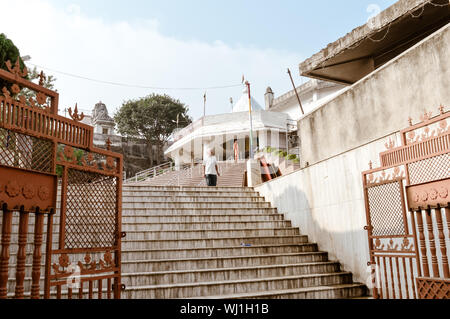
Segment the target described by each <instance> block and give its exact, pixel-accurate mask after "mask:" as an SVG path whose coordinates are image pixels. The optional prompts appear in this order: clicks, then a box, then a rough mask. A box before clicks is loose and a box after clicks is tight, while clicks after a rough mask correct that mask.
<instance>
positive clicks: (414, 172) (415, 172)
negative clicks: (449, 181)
mask: <svg viewBox="0 0 450 319" xmlns="http://www.w3.org/2000/svg"><path fill="white" fill-rule="evenodd" d="M449 177H450V153H446V154H443V155H440V156H435V157H432V158H428V159H425V160H421V161H418V162H415V163H411V164H409V179H410V183H411V185H417V184H422V183H427V182H433V181H437V180H440V179H445V178H449Z"/></svg>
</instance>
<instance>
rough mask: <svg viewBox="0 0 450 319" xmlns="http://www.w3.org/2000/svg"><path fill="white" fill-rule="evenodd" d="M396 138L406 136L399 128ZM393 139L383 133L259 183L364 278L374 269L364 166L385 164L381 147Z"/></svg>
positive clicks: (316, 239)
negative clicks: (399, 131)
mask: <svg viewBox="0 0 450 319" xmlns="http://www.w3.org/2000/svg"><path fill="white" fill-rule="evenodd" d="M392 138H396V139H397V141H399V138H400V137H399V134H398V133H397V134H393V135H392ZM388 139H389V137H386V138H382V139H378V140H376V141H373V142H372V143H370V144H367V145H364V146H361V147H359V148H356V149H354V150H350V151H348V152H346V153H344V154H340V155H338V156H335V157H333V158H330V159H328V160H326V161H322V162H319V163H316V164H314V165H312V166H310V167H308V168H304V169H302V170H299V171H296V172H294V173H292V174H290V175H286V176H283V177H280V178H278V179H275V180H273V181H271V182H268V183H265V184H263V185H261V186H258V187H256V190H257V191H258V192H260V194H261V195H262V196H264V197H265V198H266V199H267V200H269V201H270V202H271V203H272V205H273V206H274V207H277V208H278V210H279V212H280V213H284V214H286V218H287V219H289V220H291V221H292V223H293V225H294V226H295V227H299V228H300V232H301V233H302V234H304V235H308V236H309V239H310V241H311V242H316V243H318V245H319V249H320V250H322V251H327V252H328V253H329V256H330V259H332V260H339V261H340V262H341V264H342V266H343V269H344V270H346V271H351V272H352V273H353V275H354V280H356V281H358V282H362V283H366V279H367V275H368V273H366V269H367V262H368V261H369V253H368V240H367V232H366V231H365V230H364V226H366V214H365V207H364V197H363V196H364V193H363V188H362V175H361V172H362V171H365V170H368V169H369V165H368V163H369V162H370V161H372V162H373V163H374V167H378V166H379V153H380V152H382V151H385V146H384V144H385V143H386V141H387V140H388ZM397 145H398V144H397Z"/></svg>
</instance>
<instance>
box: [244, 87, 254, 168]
mask: <svg viewBox="0 0 450 319" xmlns="http://www.w3.org/2000/svg"><path fill="white" fill-rule="evenodd" d="M245 85H246V86H247V91H248V114H249V119H250V159H253V119H252V95H251V93H250V83H249V82H248V81H245Z"/></svg>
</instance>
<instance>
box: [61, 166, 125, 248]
mask: <svg viewBox="0 0 450 319" xmlns="http://www.w3.org/2000/svg"><path fill="white" fill-rule="evenodd" d="M116 189H117V186H116V177H110V176H104V175H101V174H98V173H90V172H84V171H79V170H75V169H69V170H68V185H67V204H66V227H65V248H67V249H75V248H108V247H114V246H115V238H116V236H115V235H116V225H117V220H116V218H117V212H116V209H117V207H116V202H117V198H116Z"/></svg>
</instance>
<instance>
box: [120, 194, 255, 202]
mask: <svg viewBox="0 0 450 319" xmlns="http://www.w3.org/2000/svg"><path fill="white" fill-rule="evenodd" d="M167 201H170V202H173V203H180V202H181V203H186V202H195V203H197V202H215V203H217V202H221V203H227V202H249V203H252V202H258V203H264V198H262V197H260V196H255V195H247V196H213V195H210V196H195V195H192V196H164V197H163V196H126V197H123V198H122V202H123V203H134V202H151V203H165V202H167Z"/></svg>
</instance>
